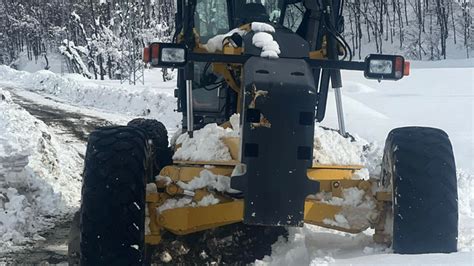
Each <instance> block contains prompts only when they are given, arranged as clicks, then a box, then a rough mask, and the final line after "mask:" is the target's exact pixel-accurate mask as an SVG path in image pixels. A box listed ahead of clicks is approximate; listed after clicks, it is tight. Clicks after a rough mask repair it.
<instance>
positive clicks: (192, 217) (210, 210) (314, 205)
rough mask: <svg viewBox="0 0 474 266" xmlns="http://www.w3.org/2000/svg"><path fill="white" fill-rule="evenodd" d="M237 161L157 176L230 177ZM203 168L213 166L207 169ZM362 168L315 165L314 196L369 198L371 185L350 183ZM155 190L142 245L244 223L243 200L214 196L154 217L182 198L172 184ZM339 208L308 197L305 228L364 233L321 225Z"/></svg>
mask: <svg viewBox="0 0 474 266" xmlns="http://www.w3.org/2000/svg"><path fill="white" fill-rule="evenodd" d="M237 163H238V161H230V162H220V164H216V162H190V161H181V162H175V165H172V166H167V167H165V168H163V170H162V171H161V173H160V175H162V176H168V177H170V178H171V180H172V181H173V182H178V181H182V182H189V181H191V180H192V179H193V178H194V177H196V176H199V174H200V172H201V171H202V170H209V171H211V172H212V173H214V174H217V175H224V176H230V175H231V173H232V171H233V169H234V167H235V165H236V164H237ZM205 165H212V167H208V166H206V167H205ZM361 168H362V166H357V165H352V166H342V165H315V166H313V167H312V168H310V169H308V178H310V179H312V180H316V181H319V182H320V190H319V191H315V194H316V193H319V192H325V193H331V195H332V196H333V197H342V193H343V189H344V188H350V187H357V188H359V189H363V190H365V191H366V193H368V194H370V195H371V187H372V182H371V181H368V180H352V179H351V178H352V176H353V174H354V172H355V171H357V170H359V169H361ZM157 186H158V187H159V188H160V187H161V188H165V190H164V192H160V193H158V192H156V193H150V192H148V193H147V197H146V201H147V208H148V217H149V220H150V224H149V228H150V232H151V233H150V234H149V235H147V236H146V237H145V242H146V243H148V244H152V245H156V244H159V242H160V240H161V231H162V230H167V231H170V232H172V233H174V234H176V235H186V234H190V233H194V232H198V231H203V230H207V229H211V228H215V227H219V226H223V225H227V224H232V223H238V222H241V221H242V220H243V215H244V204H243V200H235V199H231V198H228V197H226V196H224V195H217V194H216V195H214V196H216V197H218V198H219V199H220V203H219V204H216V205H211V206H207V207H182V208H175V209H169V210H165V211H163V212H162V213H157V208H158V207H159V206H160V205H161V204H162V203H163V202H164V201H166V200H167V199H169V198H172V197H175V196H179V195H180V194H181V195H182V194H183V191H182V189H179V187H178V186H176V185H173V184H164V183H162V182H161V183H160V182H157ZM210 193H213V194H214V192H209V191H207V190H206V189H203V190H199V191H196V195H195V196H194V200H195V201H198V200H199V199H200V198H202V197H203V196H204V195H207V194H210ZM373 196H374V198H375V199H376V200H377V202H378V206H377V207H378V208H379V209H381V210H383V206H384V205H383V204H379V203H380V202H382V203H383V202H389V201H390V200H391V195H390V193H385V192H377V193H376V195H373ZM342 208H343V207H342V206H337V205H330V204H328V203H325V202H322V201H320V200H316V199H315V198H314V197H308V198H307V199H306V201H305V205H304V221H305V223H308V224H313V225H318V226H321V227H326V228H331V229H336V230H339V231H344V232H348V233H358V232H361V231H363V230H365V229H366V228H367V227H363V228H343V227H337V226H332V225H329V224H327V223H324V220H325V219H331V220H334V217H335V215H336V214H338V213H340V212H341V211H342ZM377 222H378V225H374V227H375V226H377V232H378V235H377V234H376V236H374V239H376V238H377V239H385V238H384V237H385V233H384V232H383V231H382V227H383V225H382V223H381V221H380V219H378V220H377Z"/></svg>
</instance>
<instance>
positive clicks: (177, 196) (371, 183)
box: [80, 0, 458, 265]
mask: <svg viewBox="0 0 474 266" xmlns="http://www.w3.org/2000/svg"><path fill="white" fill-rule="evenodd" d="M342 8H343V2H342V1H341V0H322V1H321V0H304V1H303V0H279V1H269V0H265V1H263V0H262V1H249V0H178V1H177V14H176V34H175V35H174V39H173V42H172V43H151V44H150V45H149V47H146V48H145V51H144V61H145V62H146V63H147V64H150V65H151V66H153V67H168V68H177V69H178V78H177V89H176V91H175V96H176V97H177V103H178V107H177V111H178V112H181V113H182V114H183V123H182V128H183V134H187V138H188V139H192V138H194V137H195V136H194V133H195V132H196V130H199V129H201V128H203V127H204V126H206V125H208V124H212V123H216V124H218V125H221V126H222V127H224V128H225V127H230V123H229V122H228V121H229V119H230V118H231V116H232V115H233V114H240V118H239V124H240V125H239V126H238V127H239V128H240V134H239V135H238V136H234V137H226V138H224V139H222V141H223V143H225V145H226V146H227V148H228V151H229V154H230V155H231V159H229V160H210V161H209V160H199V159H198V160H173V159H172V158H173V153H174V152H175V151H176V150H177V149H180V148H186V147H183V146H180V145H184V144H180V145H172V146H170V145H169V141H168V134H167V132H166V128H165V127H164V126H163V124H161V123H160V122H158V121H155V120H149V119H135V120H133V121H131V122H130V123H129V124H128V125H127V126H116V127H105V128H100V129H98V130H97V131H95V132H93V133H91V135H90V137H89V143H88V147H87V153H86V158H85V169H84V175H83V187H82V205H81V211H80V262H81V264H82V265H140V264H145V263H150V261H149V258H148V260H147V256H148V257H150V255H149V254H150V253H151V252H150V250H152V247H153V246H155V247H157V248H158V250H166V248H169V246H172V245H173V243H174V242H173V241H168V240H167V239H176V238H179V237H184V236H188V237H190V239H191V242H189V243H191V244H190V245H191V247H190V249H193V248H196V249H198V247H197V246H198V244H196V245H195V246H194V247H193V246H192V245H193V243H194V242H192V241H196V242H195V243H198V242H199V241H201V240H202V239H200V237H203V236H205V234H206V233H205V232H212V231H216V230H219V229H220V228H230V230H237V231H239V232H241V231H242V230H243V229H242V228H247V229H245V230H250V229H248V228H252V229H251V230H250V231H246V232H247V233H249V234H251V235H252V237H253V238H252V241H251V242H242V243H240V244H239V245H241V246H245V247H246V248H248V249H253V250H255V252H253V253H252V252H250V253H245V252H244V253H245V254H244V255H245V256H246V257H247V259H242V260H241V259H239V258H240V257H241V256H242V254H234V255H228V254H227V252H228V250H224V248H223V249H220V248H219V247H222V246H225V245H220V246H219V245H214V246H213V247H214V249H215V250H214V251H210V249H211V246H212V244H211V243H209V242H206V241H204V242H202V241H201V242H200V243H204V244H202V245H201V246H199V250H197V251H196V252H197V254H201V255H202V256H201V258H204V257H208V256H214V257H215V261H216V262H218V263H232V262H234V263H247V262H250V261H252V260H255V259H257V258H261V257H262V256H263V255H268V253H269V252H270V250H269V248H268V247H267V248H262V247H261V246H260V245H265V244H267V245H268V243H264V242H265V241H267V242H269V243H270V244H271V242H273V241H275V240H276V238H275V237H274V236H269V235H266V233H267V232H269V231H275V230H276V231H278V230H280V231H282V230H283V229H285V228H287V227H301V226H303V225H304V224H305V223H307V224H312V225H317V226H321V227H326V228H331V229H335V230H340V231H343V232H348V233H359V232H362V231H364V230H366V229H368V228H373V229H374V232H375V234H374V235H373V239H374V241H375V242H377V243H385V244H387V245H391V247H392V248H393V251H394V252H396V253H402V254H407V253H432V252H454V251H456V249H457V226H458V222H457V219H458V212H457V184H456V173H455V162H454V156H453V152H452V147H451V144H450V141H449V138H448V136H447V134H446V133H444V132H443V131H442V130H440V129H434V128H426V127H405V128H397V129H394V130H392V131H391V132H390V133H389V135H388V138H387V140H386V144H385V151H384V155H383V163H382V171H381V176H380V177H379V178H370V179H367V180H360V179H355V178H354V173H355V172H356V171H358V170H359V169H361V168H363V166H361V165H321V164H315V163H313V156H314V154H313V150H314V149H313V148H314V147H313V146H314V132H315V123H316V122H320V121H322V120H323V119H324V116H325V110H326V103H327V98H328V92H329V89H330V85H331V86H332V88H333V89H334V91H335V96H336V104H337V111H338V119H339V132H340V134H341V135H343V136H346V135H347V133H346V132H345V127H344V117H343V110H342V101H341V91H340V90H341V88H342V81H341V70H352V71H360V72H363V73H364V75H365V76H366V77H367V78H370V79H377V80H399V79H401V78H403V77H404V76H406V75H408V72H409V63H408V62H406V61H405V60H404V58H403V57H402V56H397V55H383V54H376V55H369V56H368V57H367V58H366V59H365V60H364V61H353V60H352V56H351V54H352V53H351V51H350V47H349V45H347V43H346V41H345V40H344V38H343V36H342V32H343V24H344V23H343V17H342ZM234 127H235V126H234ZM234 129H235V128H234ZM203 171H208V173H210V174H212V175H215V176H218V177H227V178H229V180H230V181H229V182H230V188H231V189H230V190H219V189H216V188H215V187H211V186H205V187H200V188H199V189H196V190H193V191H191V190H189V189H186V184H189V183H191V182H193V180H195V179H196V178H197V177H199V176H200V175H201V174H202V172H203ZM157 177H158V178H157ZM183 184H184V185H183ZM351 190H352V191H357V192H358V193H362V194H363V197H362V198H363V199H364V201H366V203H367V204H366V205H365V206H366V207H360V206H355V207H354V206H352V207H351V206H346V205H344V204H335V203H334V200H333V199H335V198H339V199H342V201H344V200H347V199H346V197H348V192H349V191H351ZM209 196H212V198H213V199H217V200H216V202H214V204H207V205H205V206H204V205H202V206H201V205H199V204H197V203H198V202H200V201H202V200H203V199H204V198H205V197H209ZM182 199H187V200H188V201H187V203H188V204H184V205H180V206H175V207H174V208H162V206H164V204H167V202H168V203H169V202H170V200H175V202H179V201H180V200H182ZM367 206H368V207H367ZM232 226H234V227H232ZM239 226H240V227H239ZM268 230H269V231H268ZM170 235H171V236H173V237H176V238H170ZM193 237H194V238H193ZM235 238H239V235H238V234H235V235H234V240H235ZM234 240H232V239H227V240H225V241H228V242H232V241H234ZM225 241H224V242H225ZM241 248H242V247H241ZM257 250H258V251H257ZM203 251H204V253H202V252H203ZM192 252H193V251H189V250H184V251H183V250H182V252H181V253H180V254H178V255H182V256H185V255H186V254H189V253H192ZM178 253H179V252H178ZM219 253H221V254H219ZM224 253H226V254H224ZM249 254H250V255H249ZM176 256H177V255H176ZM176 256H175V255H173V256H169V257H168V258H167V257H166V256H165V258H161V260H159V261H157V263H165V262H166V263H171V264H172V263H184V264H188V263H189V264H201V263H204V262H203V261H200V260H199V259H196V260H194V261H193V260H191V261H189V260H188V261H186V260H179V259H178V258H177V257H176ZM252 256H253V257H252ZM217 257H219V258H217ZM196 258H199V256H196Z"/></svg>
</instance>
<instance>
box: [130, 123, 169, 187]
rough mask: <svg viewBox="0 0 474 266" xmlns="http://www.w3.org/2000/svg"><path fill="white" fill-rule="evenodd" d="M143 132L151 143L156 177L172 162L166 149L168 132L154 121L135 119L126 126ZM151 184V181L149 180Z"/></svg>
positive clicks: (167, 148)
mask: <svg viewBox="0 0 474 266" xmlns="http://www.w3.org/2000/svg"><path fill="white" fill-rule="evenodd" d="M127 125H128V126H130V127H136V128H139V129H141V130H143V131H145V133H146V135H147V136H148V137H149V138H150V139H151V140H152V141H153V155H154V156H153V157H154V164H153V174H154V175H158V174H159V173H160V170H161V169H162V168H163V167H164V166H167V165H170V164H171V163H172V162H173V160H172V159H171V157H172V156H173V154H172V150H171V149H170V148H169V147H168V145H169V142H168V131H167V130H166V127H165V126H164V125H163V124H162V123H161V122H159V121H157V120H155V119H144V118H136V119H133V120H132V121H130V122H128V124H127ZM149 181H151V182H153V180H149Z"/></svg>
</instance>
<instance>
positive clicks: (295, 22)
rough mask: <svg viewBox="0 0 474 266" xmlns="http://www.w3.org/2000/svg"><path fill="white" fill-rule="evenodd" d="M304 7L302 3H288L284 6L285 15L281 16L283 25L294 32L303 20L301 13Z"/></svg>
mask: <svg viewBox="0 0 474 266" xmlns="http://www.w3.org/2000/svg"><path fill="white" fill-rule="evenodd" d="M305 12H306V8H305V7H304V5H303V3H302V2H300V3H296V4H290V5H288V6H287V7H286V12H285V17H284V18H283V26H285V27H286V28H288V29H290V30H292V31H293V32H296V31H297V30H298V28H299V26H300V25H301V22H303V15H304V13H305Z"/></svg>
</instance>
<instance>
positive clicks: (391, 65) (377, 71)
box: [364, 54, 410, 80]
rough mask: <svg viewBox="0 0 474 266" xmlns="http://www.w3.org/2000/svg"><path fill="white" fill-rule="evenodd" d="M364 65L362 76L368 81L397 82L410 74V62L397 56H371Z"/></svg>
mask: <svg viewBox="0 0 474 266" xmlns="http://www.w3.org/2000/svg"><path fill="white" fill-rule="evenodd" d="M365 64H366V68H365V70H364V75H365V77H366V78H368V79H377V80H399V79H401V78H403V76H408V75H409V74H410V62H408V61H405V58H403V56H399V55H384V54H371V55H369V56H367V57H366V58H365Z"/></svg>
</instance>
